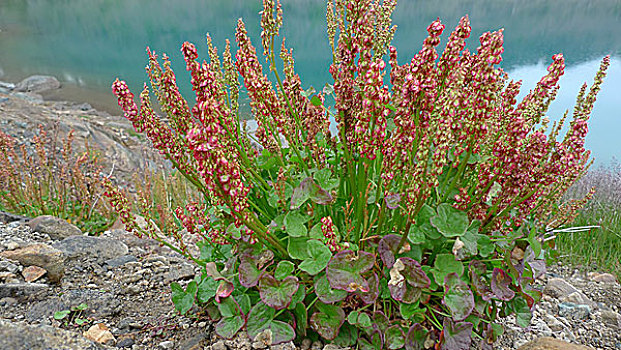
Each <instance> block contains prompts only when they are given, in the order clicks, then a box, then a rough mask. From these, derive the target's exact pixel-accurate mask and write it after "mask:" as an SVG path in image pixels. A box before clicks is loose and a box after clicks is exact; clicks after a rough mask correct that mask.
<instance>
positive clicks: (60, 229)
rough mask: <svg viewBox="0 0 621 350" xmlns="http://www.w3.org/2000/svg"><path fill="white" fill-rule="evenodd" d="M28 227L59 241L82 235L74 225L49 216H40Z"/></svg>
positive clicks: (29, 223)
mask: <svg viewBox="0 0 621 350" xmlns="http://www.w3.org/2000/svg"><path fill="white" fill-rule="evenodd" d="M28 226H30V228H31V229H32V230H33V231H35V232H41V233H46V234H48V235H49V236H50V238H51V239H53V240H56V241H59V240H62V239H65V238H67V237H70V236H79V235H82V231H80V229H79V228H77V227H76V226H75V225H72V224H70V223H68V222H67V221H65V220H63V219H60V218H57V217H55V216H51V215H41V216H37V217H36V218H34V219H32V220H30V221H29V222H28Z"/></svg>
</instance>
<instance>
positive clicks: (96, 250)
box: [53, 236, 128, 262]
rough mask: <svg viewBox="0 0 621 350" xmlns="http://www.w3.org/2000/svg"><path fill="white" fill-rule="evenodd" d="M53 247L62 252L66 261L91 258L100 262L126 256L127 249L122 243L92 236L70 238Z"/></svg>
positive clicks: (56, 243)
mask: <svg viewBox="0 0 621 350" xmlns="http://www.w3.org/2000/svg"><path fill="white" fill-rule="evenodd" d="M53 247H54V248H56V249H58V250H60V251H62V252H63V253H64V254H65V256H66V257H67V258H68V259H75V258H82V257H91V258H95V259H97V260H98V261H100V262H103V261H106V260H109V259H113V258H117V257H120V256H123V255H127V252H128V249H127V246H126V245H125V244H124V243H123V242H119V241H117V240H114V239H110V238H101V237H92V236H71V237H67V238H65V239H63V240H62V241H60V242H55V243H54V244H53Z"/></svg>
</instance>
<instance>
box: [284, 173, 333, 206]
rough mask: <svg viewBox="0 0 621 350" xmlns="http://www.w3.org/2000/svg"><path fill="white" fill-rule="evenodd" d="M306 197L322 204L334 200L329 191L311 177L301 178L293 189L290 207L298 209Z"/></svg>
mask: <svg viewBox="0 0 621 350" xmlns="http://www.w3.org/2000/svg"><path fill="white" fill-rule="evenodd" d="M308 199H311V200H312V201H313V202H315V203H317V204H322V205H325V204H329V203H331V202H332V201H333V200H334V198H333V197H332V195H331V194H330V192H328V191H326V190H325V189H323V188H321V186H319V185H317V184H316V183H315V181H314V180H313V178H311V177H307V178H305V179H304V180H302V182H300V185H299V186H298V187H296V188H295V189H294V190H293V196H291V206H290V209H292V210H293V209H298V208H299V207H301V206H302V204H304V202H306V201H307V200H308Z"/></svg>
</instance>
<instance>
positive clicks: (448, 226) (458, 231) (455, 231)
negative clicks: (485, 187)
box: [431, 203, 470, 238]
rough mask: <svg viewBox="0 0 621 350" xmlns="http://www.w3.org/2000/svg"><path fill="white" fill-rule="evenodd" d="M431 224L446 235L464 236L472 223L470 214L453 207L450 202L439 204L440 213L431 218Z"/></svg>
mask: <svg viewBox="0 0 621 350" xmlns="http://www.w3.org/2000/svg"><path fill="white" fill-rule="evenodd" d="M431 224H432V225H433V227H435V228H437V229H438V231H440V233H441V234H442V235H443V236H444V237H448V238H450V237H458V236H463V235H464V233H466V230H467V229H468V226H469V225H470V221H469V220H468V214H466V213H465V212H463V211H461V210H459V209H455V208H453V206H452V205H450V204H448V203H442V204H440V205H438V215H436V216H434V217H433V218H431Z"/></svg>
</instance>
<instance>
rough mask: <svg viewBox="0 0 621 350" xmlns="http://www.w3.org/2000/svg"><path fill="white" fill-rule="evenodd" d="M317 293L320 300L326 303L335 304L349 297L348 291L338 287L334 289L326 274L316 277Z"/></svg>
mask: <svg viewBox="0 0 621 350" xmlns="http://www.w3.org/2000/svg"><path fill="white" fill-rule="evenodd" d="M315 294H317V297H318V298H319V300H321V301H322V302H324V303H326V304H333V303H336V302H337V301H341V300H343V299H345V297H347V292H345V291H343V290H338V289H332V287H330V282H328V278H327V277H326V275H323V274H322V275H321V276H320V277H316V278H315Z"/></svg>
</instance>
